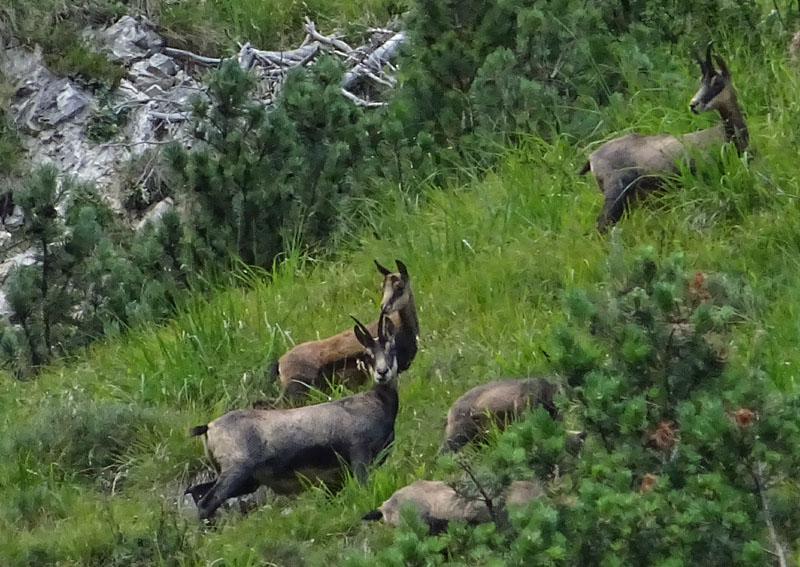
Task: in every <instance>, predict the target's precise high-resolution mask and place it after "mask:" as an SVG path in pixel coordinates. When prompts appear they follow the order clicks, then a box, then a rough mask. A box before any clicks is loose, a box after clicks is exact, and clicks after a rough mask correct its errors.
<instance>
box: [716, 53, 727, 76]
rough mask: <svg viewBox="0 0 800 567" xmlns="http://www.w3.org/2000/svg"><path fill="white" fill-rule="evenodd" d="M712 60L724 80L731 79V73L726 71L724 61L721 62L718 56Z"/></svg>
mask: <svg viewBox="0 0 800 567" xmlns="http://www.w3.org/2000/svg"><path fill="white" fill-rule="evenodd" d="M714 60H715V61H716V62H717V67H719V70H720V73H721V74H722V76H723V77H725V78H726V79H730V78H731V72H730V71H729V70H728V66H727V65H725V61H723V60H722V57H720V56H719V55H715V56H714Z"/></svg>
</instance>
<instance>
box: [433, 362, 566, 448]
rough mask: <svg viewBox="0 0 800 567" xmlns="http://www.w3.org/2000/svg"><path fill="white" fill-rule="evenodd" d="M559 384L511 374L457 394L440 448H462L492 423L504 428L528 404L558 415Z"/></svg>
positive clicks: (528, 406)
mask: <svg viewBox="0 0 800 567" xmlns="http://www.w3.org/2000/svg"><path fill="white" fill-rule="evenodd" d="M556 392H557V387H556V386H555V385H554V384H552V383H550V382H548V381H547V380H542V379H541V378H509V379H506V380H498V381H495V382H489V383H488V384H483V385H481V386H476V387H474V388H472V389H471V390H469V391H468V392H467V393H466V394H464V395H463V396H461V397H460V398H458V399H457V400H456V401H455V403H454V404H453V405H452V406H451V407H450V411H449V412H448V413H447V425H446V426H445V440H444V443H443V444H442V448H441V452H442V453H449V452H455V451H458V450H460V449H461V448H462V447H463V446H464V445H466V444H467V443H469V442H471V441H472V440H473V439H475V438H476V437H479V436H481V435H483V434H484V433H485V432H486V430H487V429H488V427H489V425H490V424H491V423H495V424H497V426H498V427H500V428H501V429H502V428H504V427H505V426H506V425H507V424H508V423H510V422H512V421H514V420H515V419H517V418H518V417H519V416H520V414H522V413H523V412H524V411H526V410H527V409H528V408H531V407H535V406H537V405H541V406H542V407H543V408H544V409H545V410H547V412H548V413H549V414H550V415H551V416H552V417H553V418H556V417H558V410H557V409H556V407H555V405H554V403H553V398H554V397H555V394H556Z"/></svg>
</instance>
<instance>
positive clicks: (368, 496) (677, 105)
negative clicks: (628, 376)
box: [0, 39, 800, 566]
mask: <svg viewBox="0 0 800 567" xmlns="http://www.w3.org/2000/svg"><path fill="white" fill-rule="evenodd" d="M738 45H739V44H738V43H737V42H735V40H734V39H731V40H730V42H729V45H726V46H725V47H724V49H723V48H722V47H720V51H721V52H723V53H724V54H725V55H728V54H731V55H729V56H728V60H729V61H728V62H729V66H730V67H731V70H732V72H733V76H734V83H735V85H736V86H737V88H738V92H739V96H740V102H741V104H742V106H743V107H744V109H745V110H746V112H747V114H748V118H749V126H750V131H751V137H752V143H753V149H754V155H753V156H752V157H751V158H749V159H747V160H740V159H739V158H738V157H736V156H735V155H733V154H732V153H731V152H729V151H723V152H721V153H720V155H719V159H718V160H717V161H714V162H713V163H711V164H709V165H708V167H704V168H702V169H701V170H700V171H698V172H697V173H696V174H692V173H691V172H688V171H686V172H682V173H681V174H680V176H679V178H678V179H677V180H676V183H675V186H676V188H678V189H676V190H674V191H671V192H668V193H666V194H665V195H663V196H661V197H654V198H652V199H649V200H648V201H647V203H645V204H644V206H641V207H639V208H637V209H636V210H634V211H633V212H632V213H631V214H630V215H628V216H627V218H625V219H624V220H623V221H622V222H621V223H620V225H619V226H618V228H617V229H616V232H615V236H613V237H610V236H601V235H598V234H596V232H595V231H594V219H595V217H596V215H597V212H598V211H599V208H600V205H601V196H600V194H599V193H598V191H597V189H596V186H595V183H594V180H593V179H591V177H590V176H586V177H583V178H579V177H577V175H576V171H577V170H578V169H579V167H580V165H581V164H582V162H583V160H584V159H585V155H586V152H587V151H588V149H589V147H590V146H591V143H590V141H589V140H569V139H565V138H557V139H555V140H554V141H552V142H545V141H543V140H540V139H538V138H536V137H534V136H531V137H529V138H528V139H527V140H526V141H525V142H524V143H523V144H521V146H520V147H518V148H515V149H512V150H509V151H508V152H507V154H506V155H505V157H504V159H503V160H502V165H501V166H500V167H498V168H497V170H496V171H494V172H491V173H488V174H487V175H486V176H485V178H483V179H481V180H476V181H474V182H473V183H471V184H469V185H467V186H463V187H458V188H454V189H448V190H447V191H443V190H441V189H440V188H437V187H431V188H428V189H427V190H426V191H425V192H424V197H423V199H421V200H409V199H405V198H399V197H397V194H396V193H391V194H390V195H388V196H387V197H386V199H385V200H383V201H381V202H380V203H371V204H369V206H365V207H364V213H363V216H362V217H361V218H358V219H354V222H355V223H356V224H357V225H360V226H362V227H363V228H362V229H361V230H357V231H354V233H353V234H352V236H351V240H350V241H349V242H347V243H346V244H345V245H344V246H343V250H342V252H341V253H339V254H338V255H337V256H336V257H335V258H333V259H332V260H326V261H324V262H322V261H318V260H317V259H315V258H314V257H313V256H311V255H309V254H302V253H299V252H294V253H292V254H290V255H289V256H288V258H287V259H286V261H285V262H283V263H282V264H281V265H280V266H279V267H278V268H277V269H276V271H275V272H274V274H271V275H270V276H269V277H267V275H265V274H259V273H257V272H246V273H244V275H243V276H242V277H243V278H244V279H245V280H246V285H244V286H238V287H234V288H228V289H220V290H218V291H217V292H216V293H213V294H211V295H206V296H203V297H198V298H196V299H195V300H193V301H191V302H190V303H189V304H188V305H187V306H186V307H185V309H183V311H182V313H181V314H180V315H179V316H178V317H177V318H176V319H175V320H174V321H173V322H171V323H170V324H168V325H164V326H160V327H156V326H152V327H148V328H144V329H141V330H138V331H134V332H131V333H130V334H128V335H127V336H124V337H122V338H119V339H116V340H114V341H111V342H108V343H106V344H102V345H98V346H95V347H93V348H92V349H91V351H90V352H88V353H87V354H86V355H85V357H83V358H82V359H81V360H79V361H74V362H72V363H70V364H66V363H65V364H64V365H63V366H60V367H56V368H53V369H52V370H50V371H49V372H47V373H45V374H44V375H43V376H42V377H41V378H39V379H38V380H37V381H35V382H31V383H18V382H12V381H10V380H4V381H3V382H2V386H0V415H1V416H2V417H0V437H2V438H3V439H5V440H8V441H7V443H11V444H12V448H14V451H11V452H4V454H5V455H10V457H7V458H6V459H4V460H3V461H2V462H0V497H1V498H2V501H3V502H4V506H3V512H2V513H0V557H2V558H3V561H2V562H3V564H8V565H23V564H24V565H48V564H53V563H55V562H56V561H59V564H61V565H93V564H94V565H100V564H103V565H107V564H113V565H117V564H119V565H122V564H125V565H208V564H212V563H213V564H225V565H237V566H238V565H263V564H277V565H322V564H332V565H338V564H340V563H341V562H342V557H344V556H346V555H347V554H348V553H353V552H356V551H364V550H370V549H377V548H380V547H381V546H383V545H385V544H386V543H387V542H388V541H390V540H391V538H392V534H391V532H390V531H389V530H388V529H387V528H386V527H385V526H382V525H366V524H361V523H360V522H359V521H358V518H359V517H360V515H361V514H362V513H363V512H365V511H366V510H368V509H371V508H372V507H374V506H375V505H376V504H378V503H380V502H381V501H382V500H383V499H384V498H386V497H387V496H388V495H389V494H390V493H391V492H392V491H393V490H394V489H396V488H398V487H399V486H402V485H404V484H406V483H408V482H409V481H411V480H414V479H417V478H421V477H426V478H437V476H439V475H441V474H442V470H443V469H441V468H439V466H438V465H437V462H436V458H435V453H436V450H437V448H438V445H439V443H440V442H441V435H442V428H441V427H439V426H440V425H443V421H444V416H445V412H446V410H447V408H448V406H449V404H450V403H451V402H452V401H453V400H454V399H455V398H456V397H458V396H459V395H460V394H462V393H463V392H464V391H465V390H467V389H468V388H469V387H471V386H473V385H476V384H480V383H483V382H486V381H488V380H491V379H495V378H498V377H501V376H516V375H530V374H544V375H546V374H548V373H549V365H548V360H547V356H546V354H545V353H546V352H547V350H548V349H549V348H550V345H551V329H552V328H553V327H554V324H555V323H557V322H559V321H561V320H562V318H563V317H564V315H563V311H562V306H561V297H562V294H563V293H564V291H565V290H568V289H572V288H575V287H591V286H593V285H595V284H596V283H598V282H599V281H600V280H601V278H602V277H603V273H604V271H605V264H606V262H607V260H608V257H609V253H610V249H611V247H612V242H617V243H618V245H619V246H621V247H622V248H623V251H624V254H626V255H627V254H632V253H633V252H634V251H635V250H636V249H637V248H639V247H641V246H652V247H654V248H655V249H656V250H657V251H658V252H659V253H661V254H664V255H666V254H669V253H671V252H673V251H675V250H683V251H684V253H685V254H686V256H687V259H688V264H689V265H691V266H694V267H696V268H697V269H702V270H707V271H719V272H725V273H727V274H732V275H733V276H735V277H737V278H739V279H740V280H741V281H742V282H743V284H744V285H747V286H749V287H750V288H752V290H753V292H754V295H755V296H757V297H758V298H759V302H758V305H757V306H756V307H755V308H754V309H753V310H752V312H753V313H754V314H753V315H752V316H751V319H749V320H747V321H745V322H744V323H743V324H741V325H739V326H737V328H736V330H735V335H734V341H733V345H732V351H733V353H734V356H738V357H742V358H747V357H753V358H755V357H757V358H758V360H757V361H754V362H758V363H759V364H761V365H762V367H763V368H764V369H766V370H767V374H768V375H769V377H770V379H771V385H772V387H774V388H775V389H776V391H778V392H780V391H783V392H786V391H794V390H795V388H797V384H796V382H797V375H798V369H799V368H800V352H798V350H797V348H796V341H797V336H798V331H800V328H799V327H800V324H799V323H798V321H800V287H798V286H797V284H796V282H797V281H798V277H800V260H798V259H799V258H800V237H798V232H797V228H796V227H797V226H798V222H799V221H800V218H799V217H800V214H799V211H798V205H800V203H798V200H799V199H798V196H799V195H800V188H798V179H799V178H800V163H798V160H797V150H796V147H797V146H796V140H797V135H798V134H797V132H799V131H800V115H799V114H798V112H797V107H798V105H799V104H800V90H799V89H798V88H797V86H798V85H797V81H798V76H797V71H796V70H795V69H793V68H790V67H788V64H787V63H786V62H785V59H784V56H783V54H782V52H781V51H779V50H778V48H777V47H773V48H771V49H767V50H766V51H765V52H763V53H762V52H759V53H753V52H751V51H749V50H747V49H746V48H744V47H738ZM695 73H696V69H695V68H694V67H693V66H691V67H690V66H689V63H688V62H687V63H684V62H683V59H682V58H676V59H675V70H674V73H671V74H669V73H668V74H664V75H663V76H648V77H637V76H634V75H631V84H632V85H633V90H634V91H633V92H635V94H629V95H627V96H626V97H624V99H622V100H620V102H619V103H618V104H615V105H612V106H611V107H610V108H609V109H607V110H604V111H603V117H604V120H603V122H602V124H601V126H600V128H599V130H598V131H597V132H596V137H597V138H601V137H603V136H610V135H612V134H613V133H615V132H619V131H622V130H625V129H629V128H635V129H636V130H637V131H640V132H643V133H646V132H660V131H668V132H674V133H680V132H684V131H687V130H690V129H695V128H699V127H701V126H703V125H704V124H709V123H711V117H705V116H704V117H700V118H697V117H694V116H691V115H690V114H689V113H688V112H687V111H686V108H685V107H686V101H687V100H688V99H689V98H690V96H691V95H692V94H693V92H694V89H695V88H696V85H695V82H694V80H693V77H694V75H695ZM592 143H594V142H592ZM373 258H377V259H379V260H380V261H381V262H382V263H387V262H391V261H392V259H393V258H400V259H402V260H403V261H404V262H405V263H406V264H407V265H408V266H409V270H410V273H411V276H412V278H413V287H414V291H415V296H416V299H417V303H418V307H419V318H420V326H421V336H420V347H421V348H420V351H419V354H418V355H417V358H416V360H415V361H414V363H413V365H412V367H411V368H410V370H409V371H408V372H407V373H405V374H403V375H402V376H401V378H400V413H399V415H398V418H397V434H396V443H395V447H394V450H393V452H392V453H391V455H390V457H389V459H388V461H387V462H386V463H385V464H384V465H382V466H381V467H378V468H376V469H375V470H374V471H373V472H372V475H371V478H370V483H369V485H368V486H366V487H360V486H358V485H357V483H355V482H353V481H350V482H348V483H347V484H346V485H345V486H344V488H343V489H342V490H341V491H340V492H338V493H336V494H329V493H327V492H326V491H324V490H322V489H319V488H313V489H311V490H309V491H307V492H305V493H303V494H301V495H300V496H298V497H296V498H286V497H281V498H278V499H275V500H272V501H270V502H269V503H268V504H266V505H265V506H263V507H261V508H259V509H258V510H256V511H253V512H251V513H250V514H248V515H246V516H240V515H237V514H234V513H232V514H229V515H227V516H225V517H223V518H221V519H220V520H219V522H218V524H217V526H216V527H215V528H214V529H213V530H208V529H206V528H204V527H203V526H201V525H200V524H198V523H197V522H196V520H195V519H194V518H192V517H188V518H186V517H183V516H182V515H181V513H179V512H178V511H177V506H176V504H175V502H176V500H177V498H178V493H179V491H180V488H181V486H182V484H181V483H182V482H185V480H186V478H187V476H188V475H189V474H190V473H191V472H192V471H195V470H198V469H199V468H200V467H201V466H202V465H201V454H202V450H201V447H200V444H199V442H197V441H196V440H194V439H189V438H187V437H186V435H185V430H186V428H187V427H189V426H191V425H195V424H197V423H204V422H206V421H207V420H209V419H210V418H212V417H214V416H216V415H219V413H221V412H223V411H225V410H227V409H230V408H233V407H243V406H246V405H247V404H248V403H250V402H251V401H253V400H254V399H257V398H260V397H262V396H270V395H272V394H274V393H275V391H276V384H275V383H274V382H273V381H272V379H271V378H270V377H269V376H268V374H267V372H266V368H267V367H268V366H269V365H270V363H272V362H273V361H274V360H275V359H276V358H277V356H278V355H279V354H280V353H281V352H283V351H284V350H285V349H287V348H289V347H291V346H292V345H293V344H295V343H298V342H300V341H303V340H308V339H314V338H318V337H324V336H327V335H329V334H331V333H333V332H336V331H339V330H341V329H342V328H345V327H347V326H348V325H349V324H350V323H349V318H348V315H349V314H353V315H356V316H357V317H358V318H359V319H362V320H369V319H371V318H374V317H375V315H376V314H377V312H378V301H379V298H378V289H377V286H378V282H379V275H378V273H377V272H376V271H375V269H374V266H373V264H372V259H373ZM761 335H763V336H764V337H765V340H764V343H763V347H762V348H761V349H760V350H759V349H755V348H753V343H754V339H755V337H758V336H761ZM70 391H79V392H80V400H82V401H81V402H80V410H79V411H80V412H82V414H81V415H85V416H86V415H95V416H96V417H92V418H91V420H89V421H90V422H91V423H96V424H103V423H106V422H105V421H103V419H105V418H107V416H108V413H107V412H108V411H109V409H108V408H111V407H114V408H132V407H136V408H140V410H137V412H133V411H131V412H129V414H130V416H132V417H130V419H137V420H138V421H139V423H136V424H135V427H130V424H126V427H124V428H122V429H121V430H122V431H124V433H125V436H124V437H114V431H113V429H114V428H113V427H109V429H110V431H108V435H107V439H106V438H105V437H104V436H103V431H102V430H99V431H98V430H92V432H91V435H90V436H87V438H86V439H84V440H83V441H84V450H85V451H87V452H91V451H93V449H94V446H95V445H96V447H97V450H99V449H100V448H108V447H111V448H112V449H113V450H112V451H110V452H107V453H103V455H104V460H103V461H102V466H101V468H102V469H103V470H104V471H106V470H107V471H108V474H109V475H110V476H109V478H111V479H112V482H113V479H114V478H117V482H116V485H115V486H114V487H113V489H112V488H111V486H110V485H109V483H108V482H106V483H94V482H88V481H87V478H86V462H87V461H86V460H85V459H82V458H80V455H78V454H76V453H75V452H74V448H75V446H77V447H81V445H70V444H68V443H66V442H65V443H64V446H62V447H61V448H60V449H59V446H58V445H57V440H58V436H51V438H52V439H55V440H56V441H53V442H52V443H50V444H49V445H47V446H46V447H44V448H43V449H42V450H38V451H36V450H24V449H23V447H24V446H26V445H25V444H24V443H22V441H21V440H24V439H28V438H29V437H30V435H28V434H29V433H30V432H36V431H42V430H43V428H45V427H46V425H47V423H48V422H49V421H50V420H52V415H54V413H53V411H43V408H45V407H50V408H52V407H53V404H54V400H56V401H57V400H58V397H59V396H61V395H64V394H63V392H70ZM109 404H112V405H109ZM113 404H116V405H113ZM145 410H146V411H145ZM104 412H105V413H104ZM125 414H126V412H125V411H122V410H120V411H119V413H118V414H111V415H119V417H118V419H120V420H125V419H129V417H125ZM86 419H87V420H88V419H89V418H86ZM65 423H72V422H69V421H66V422H65ZM120 425H122V424H120ZM96 429H97V428H96ZM132 433H133V436H132V437H131V434H132ZM26 435H28V437H26ZM132 439H135V440H132ZM17 441H19V442H18V443H17ZM117 441H119V443H117ZM14 443H16V444H14ZM26 443H27V441H26ZM45 449H46V450H45ZM66 449H70V450H72V451H73V452H66V453H65V452H64V451H65V450H66ZM91 462H94V461H91ZM106 467H109V468H107V469H106ZM98 474H101V475H102V474H103V473H102V471H101V472H100V473H98Z"/></svg>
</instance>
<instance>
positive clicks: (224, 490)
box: [197, 468, 258, 520]
mask: <svg viewBox="0 0 800 567" xmlns="http://www.w3.org/2000/svg"><path fill="white" fill-rule="evenodd" d="M256 488H258V482H257V481H256V480H255V479H254V478H253V475H252V474H251V473H250V470H248V469H244V468H241V469H233V470H227V471H225V472H223V473H222V474H221V475H220V476H219V478H218V479H217V482H216V483H215V484H214V486H213V487H211V489H210V490H208V492H206V493H205V495H204V496H203V497H202V498H201V499H200V501H199V502H198V503H197V515H198V516H199V517H200V519H201V520H205V519H207V518H210V517H211V516H213V515H214V512H215V511H216V510H217V508H219V507H220V506H222V504H223V503H224V502H225V501H226V500H227V499H228V498H235V497H236V496H242V495H244V494H250V493H251V492H253V491H255V490H256Z"/></svg>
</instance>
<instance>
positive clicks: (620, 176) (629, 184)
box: [579, 43, 749, 232]
mask: <svg viewBox="0 0 800 567" xmlns="http://www.w3.org/2000/svg"><path fill="white" fill-rule="evenodd" d="M696 59H697V62H698V63H699V64H700V69H701V71H702V73H703V74H702V77H701V79H700V90H698V91H697V94H695V95H694V97H692V100H691V102H690V103H689V108H690V109H691V111H692V112H694V113H695V114H700V113H701V112H707V111H711V110H716V111H717V112H719V115H720V117H721V118H722V122H721V123H720V124H718V125H717V126H714V127H712V128H707V129H705V130H699V131H697V132H690V133H688V134H684V135H683V136H681V137H680V138H678V137H675V136H672V135H671V134H654V135H648V136H646V135H642V134H637V133H635V132H634V133H631V134H628V135H627V136H622V137H620V138H615V139H613V140H609V141H608V142H606V143H605V144H603V145H602V146H600V147H599V148H597V149H596V150H595V151H594V152H592V153H591V154H590V155H589V160H588V161H587V162H586V164H585V165H584V166H583V168H582V169H581V170H580V172H579V175H583V174H584V173H586V172H587V171H591V172H592V173H593V174H594V176H595V178H596V179H597V185H598V186H599V188H600V191H601V192H602V193H603V195H604V202H603V210H602V211H601V213H600V215H599V216H598V217H597V228H598V230H599V231H600V232H604V231H605V230H606V229H607V228H608V227H609V225H613V224H614V223H616V222H617V221H618V220H619V219H620V217H621V216H622V213H623V212H624V210H625V209H626V208H627V206H628V204H629V203H630V202H631V199H637V198H639V197H641V196H642V195H644V194H645V193H647V192H649V191H652V190H654V189H657V188H660V187H661V186H662V185H663V182H664V177H665V176H666V175H670V174H675V173H678V170H679V167H678V163H679V162H680V161H684V162H688V163H689V164H690V166H692V167H694V163H693V162H692V161H691V156H692V154H704V153H708V152H709V151H710V149H711V148H712V147H713V146H715V145H720V144H723V143H727V142H732V143H733V144H734V145H735V146H736V150H737V151H738V152H739V155H741V154H742V153H743V152H744V151H745V149H747V145H748V143H749V136H748V133H747V125H746V124H745V121H744V116H743V115H742V111H741V110H740V108H739V104H738V102H737V100H736V91H735V90H734V88H733V83H731V74H730V71H728V67H727V65H725V62H724V61H723V60H722V58H721V57H719V56H714V59H715V60H716V62H717V66H718V67H719V71H717V70H716V69H714V64H713V63H712V61H711V59H712V54H711V44H710V43H709V44H708V47H707V49H706V57H705V60H703V59H701V58H700V57H699V56H696Z"/></svg>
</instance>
